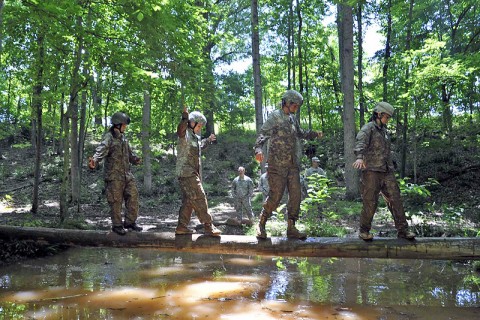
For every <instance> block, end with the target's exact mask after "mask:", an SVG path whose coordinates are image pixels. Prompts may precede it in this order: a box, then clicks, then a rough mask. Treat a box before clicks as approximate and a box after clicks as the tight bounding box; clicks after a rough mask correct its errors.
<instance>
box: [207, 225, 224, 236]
mask: <svg viewBox="0 0 480 320" xmlns="http://www.w3.org/2000/svg"><path fill="white" fill-rule="evenodd" d="M203 226H204V228H205V233H204V234H205V235H206V236H212V237H220V235H221V234H222V231H220V230H219V229H217V227H215V226H214V225H213V224H212V223H205V224H204V225H203Z"/></svg>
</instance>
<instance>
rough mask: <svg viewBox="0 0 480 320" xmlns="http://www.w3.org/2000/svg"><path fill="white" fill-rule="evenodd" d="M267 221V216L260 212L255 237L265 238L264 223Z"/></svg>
mask: <svg viewBox="0 0 480 320" xmlns="http://www.w3.org/2000/svg"><path fill="white" fill-rule="evenodd" d="M266 223H267V216H266V215H265V214H263V213H262V214H260V221H259V222H258V228H257V238H259V239H267V231H266V230H265V224H266Z"/></svg>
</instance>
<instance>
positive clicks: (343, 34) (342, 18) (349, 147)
mask: <svg viewBox="0 0 480 320" xmlns="http://www.w3.org/2000/svg"><path fill="white" fill-rule="evenodd" d="M338 28H339V32H338V34H339V43H340V74H341V82H342V93H343V124H344V125H343V135H344V136H343V141H344V142H343V143H344V144H343V149H344V155H345V185H346V195H345V196H346V198H347V199H349V200H353V199H356V198H358V197H359V183H358V173H357V170H355V169H354V168H353V167H352V163H353V162H355V154H354V153H353V148H354V147H355V109H354V96H353V90H354V86H353V82H354V64H353V13H352V7H350V6H348V5H344V4H339V5H338Z"/></svg>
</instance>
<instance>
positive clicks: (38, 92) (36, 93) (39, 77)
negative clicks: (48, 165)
mask: <svg viewBox="0 0 480 320" xmlns="http://www.w3.org/2000/svg"><path fill="white" fill-rule="evenodd" d="M43 40H44V36H43V34H42V33H41V32H40V34H39V35H38V37H37V46H38V48H37V49H38V57H37V60H36V66H37V68H36V71H37V74H36V75H35V86H34V87H33V97H32V107H33V110H35V120H36V126H35V128H36V132H35V169H34V172H33V177H34V178H33V195H32V209H31V212H32V213H34V214H36V213H38V191H39V186H40V168H41V162H42V158H41V155H42V145H43V143H42V137H43V132H42V104H43V101H42V91H43V66H44V64H45V61H44V54H45V47H44V42H43Z"/></svg>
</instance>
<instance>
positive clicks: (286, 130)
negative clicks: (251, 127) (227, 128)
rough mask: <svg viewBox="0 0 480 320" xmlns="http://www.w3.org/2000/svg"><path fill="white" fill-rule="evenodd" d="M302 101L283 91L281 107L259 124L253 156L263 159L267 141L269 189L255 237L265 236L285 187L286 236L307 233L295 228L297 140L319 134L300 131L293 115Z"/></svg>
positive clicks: (299, 236)
mask: <svg viewBox="0 0 480 320" xmlns="http://www.w3.org/2000/svg"><path fill="white" fill-rule="evenodd" d="M302 103H303V97H302V95H301V94H300V93H298V92H297V91H295V90H287V91H286V92H285V93H284V94H283V95H282V101H281V109H280V110H275V111H273V112H272V113H270V115H269V116H268V119H267V120H266V121H265V123H264V124H263V126H262V128H261V130H260V134H259V136H258V138H257V140H256V143H255V158H256V160H257V161H258V162H262V161H263V160H264V156H263V152H262V147H263V145H264V144H265V143H266V142H267V141H268V143H269V148H268V149H269V150H268V159H267V162H268V184H269V186H270V192H269V194H268V197H267V200H266V201H265V202H264V204H263V208H262V212H261V214H260V222H259V224H258V232H257V237H258V238H260V239H266V238H267V233H266V230H265V224H266V223H267V220H268V219H269V218H270V217H271V215H272V212H273V211H274V210H276V209H277V207H278V205H279V204H280V201H281V199H282V196H283V193H284V190H285V188H287V190H288V203H287V215H288V227H287V237H288V238H297V239H306V237H307V235H306V234H305V233H302V232H300V231H299V230H298V229H297V228H296V227H295V222H296V220H297V219H298V216H299V213H300V202H301V196H302V195H301V192H302V191H301V185H300V159H301V156H302V153H303V152H302V150H303V148H302V142H301V139H309V140H313V139H316V138H319V137H321V136H322V133H321V132H314V131H304V130H302V129H301V128H300V123H299V122H298V120H297V119H296V117H295V113H296V112H297V110H298V108H300V106H301V105H302Z"/></svg>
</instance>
